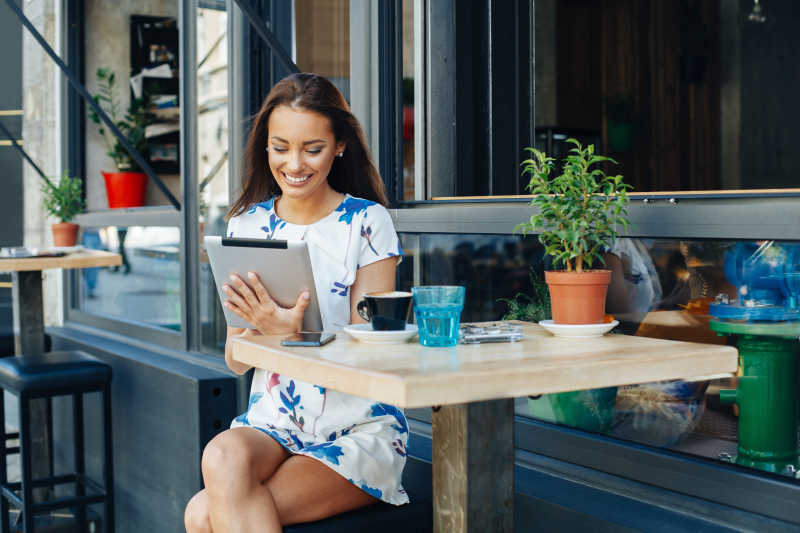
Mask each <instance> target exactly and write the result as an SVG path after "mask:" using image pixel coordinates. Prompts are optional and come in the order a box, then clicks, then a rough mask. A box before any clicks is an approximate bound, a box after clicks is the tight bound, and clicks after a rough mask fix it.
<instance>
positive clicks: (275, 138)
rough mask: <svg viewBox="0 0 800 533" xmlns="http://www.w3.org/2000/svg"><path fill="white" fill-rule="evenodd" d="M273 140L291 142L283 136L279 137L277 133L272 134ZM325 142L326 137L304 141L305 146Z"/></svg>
mask: <svg viewBox="0 0 800 533" xmlns="http://www.w3.org/2000/svg"><path fill="white" fill-rule="evenodd" d="M272 140H273V141H279V142H282V143H285V144H289V141H287V140H286V139H283V138H281V137H277V136H275V135H273V136H272ZM324 142H325V139H314V140H312V141H306V142H304V143H303V146H305V145H308V144H316V143H324Z"/></svg>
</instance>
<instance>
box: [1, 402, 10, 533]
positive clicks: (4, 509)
mask: <svg viewBox="0 0 800 533" xmlns="http://www.w3.org/2000/svg"><path fill="white" fill-rule="evenodd" d="M6 483H8V466H7V463H6V403H5V393H4V391H3V389H0V485H5V484H6ZM0 532H1V533H8V532H9V523H8V500H7V499H6V497H5V496H3V495H2V494H0Z"/></svg>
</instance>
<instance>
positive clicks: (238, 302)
mask: <svg viewBox="0 0 800 533" xmlns="http://www.w3.org/2000/svg"><path fill="white" fill-rule="evenodd" d="M222 292H224V293H225V295H226V296H227V297H228V301H227V302H226V303H230V304H232V305H235V306H236V307H237V308H238V309H240V310H243V309H249V308H250V306H249V305H248V304H247V301H246V300H245V299H244V298H242V295H241V294H239V292H238V291H237V290H236V289H235V288H234V287H232V286H231V285H228V284H227V283H226V284H225V285H223V286H222Z"/></svg>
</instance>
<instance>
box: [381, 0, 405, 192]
mask: <svg viewBox="0 0 800 533" xmlns="http://www.w3.org/2000/svg"><path fill="white" fill-rule="evenodd" d="M402 9H403V6H402V1H401V0H383V1H382V2H379V3H378V54H379V56H380V58H381V61H380V62H379V63H378V94H379V97H378V113H379V118H378V129H379V131H380V135H379V140H378V166H379V170H380V173H381V177H382V178H383V182H384V183H385V184H386V190H387V191H388V193H389V202H390V204H392V205H395V204H396V203H397V200H399V199H401V198H403V143H402V139H403V120H402V115H401V113H402V101H403V100H402V97H403V94H402V80H403V63H402V51H403V42H402V36H403V32H402V21H403V15H402Z"/></svg>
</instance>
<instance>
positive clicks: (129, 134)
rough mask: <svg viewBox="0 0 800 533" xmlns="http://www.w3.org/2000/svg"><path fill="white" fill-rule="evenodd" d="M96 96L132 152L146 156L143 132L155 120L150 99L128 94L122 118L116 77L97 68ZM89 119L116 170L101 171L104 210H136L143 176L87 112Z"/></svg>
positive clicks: (144, 187)
mask: <svg viewBox="0 0 800 533" xmlns="http://www.w3.org/2000/svg"><path fill="white" fill-rule="evenodd" d="M97 85H98V88H99V92H98V94H96V95H94V100H95V102H97V104H98V105H99V106H100V107H101V108H102V109H103V111H105V112H106V113H107V114H108V116H109V117H110V118H111V120H112V121H113V122H114V125H116V126H117V128H119V130H120V131H121V132H122V134H123V135H125V137H126V138H127V139H128V142H130V143H131V145H133V147H134V148H136V150H137V151H138V152H139V153H140V154H142V156H146V155H147V153H148V146H147V137H146V136H145V130H146V129H147V126H149V125H151V124H152V123H153V122H154V120H155V115H154V114H153V113H152V112H151V111H150V103H151V102H150V97H149V96H148V95H147V93H144V92H143V93H142V97H141V98H135V97H133V96H132V95H131V100H130V104H129V105H128V109H127V111H126V112H125V113H124V115H122V114H121V112H120V102H119V95H118V94H117V88H116V75H115V73H114V72H113V71H111V70H109V69H105V68H99V69H97ZM89 119H91V121H92V122H94V123H95V124H97V125H98V130H97V131H98V133H99V134H100V136H101V137H102V138H103V142H104V143H105V145H106V155H108V156H109V157H110V158H111V159H112V160H113V161H114V165H115V166H116V168H117V171H116V172H102V174H103V178H104V180H105V183H106V196H107V198H108V207H110V208H112V209H113V208H117V207H139V206H142V205H144V199H145V191H146V190H147V174H145V173H144V172H142V171H141V169H140V168H139V165H137V163H136V161H135V160H134V159H133V158H131V156H130V155H129V154H128V152H127V151H126V150H125V148H124V147H123V146H122V143H120V142H119V139H117V138H116V137H115V136H114V135H113V134H112V133H111V132H110V131H108V130H107V129H106V128H105V127H103V124H102V123H101V122H100V117H99V116H98V114H97V113H96V112H95V111H94V110H93V109H90V110H89Z"/></svg>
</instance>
